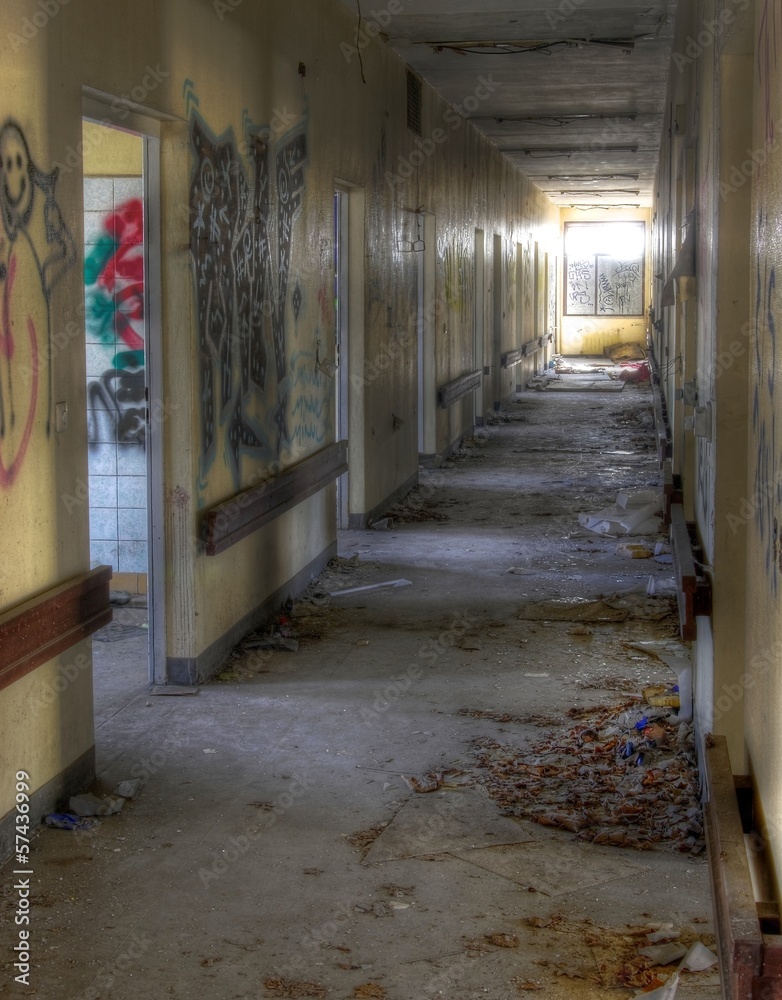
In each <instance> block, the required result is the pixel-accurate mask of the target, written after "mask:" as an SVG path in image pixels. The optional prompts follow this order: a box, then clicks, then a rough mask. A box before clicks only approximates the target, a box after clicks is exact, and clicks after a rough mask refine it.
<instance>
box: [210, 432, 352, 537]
mask: <svg viewBox="0 0 782 1000" xmlns="http://www.w3.org/2000/svg"><path fill="white" fill-rule="evenodd" d="M347 455H348V443H347V441H337V442H336V443H335V444H331V445H329V446H328V447H327V448H324V449H323V450H322V451H319V452H317V454H315V455H311V456H310V457H309V458H305V459H304V461H302V462H299V463H298V464H297V465H293V466H291V467H290V468H289V469H285V470H284V471H283V472H281V473H279V474H278V475H276V476H274V477H273V478H271V479H267V480H266V482H264V483H261V484H260V485H259V486H252V487H250V489H248V490H243V491H242V492H241V493H238V494H237V495H236V496H234V497H231V499H230V500H225V501H223V503H219V504H217V505H216V506H214V507H211V508H210V509H209V510H207V511H206V513H205V514H204V517H203V521H202V524H201V537H202V539H203V541H204V545H205V548H206V554H207V555H208V556H215V555H217V554H218V553H219V552H224V551H225V550H226V549H228V548H230V547H231V546H232V545H235V544H236V543H237V542H238V541H241V539H242V538H246V537H247V535H249V534H251V533H252V532H253V531H257V530H258V528H261V527H263V525H264V524H268V523H269V521H272V520H274V518H276V517H279V516H280V515H281V514H284V513H285V511H287V510H291V509H292V508H293V507H295V506H297V505H298V504H300V503H302V502H303V501H304V500H306V499H307V498H308V497H311V496H314V494H315V493H318V492H319V491H320V490H322V489H323V488H324V487H325V486H328V484H329V483H331V482H333V481H334V480H335V479H337V478H338V477H339V476H341V475H342V474H343V472H347V471H348V459H347Z"/></svg>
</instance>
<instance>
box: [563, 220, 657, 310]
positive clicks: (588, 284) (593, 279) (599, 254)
mask: <svg viewBox="0 0 782 1000" xmlns="http://www.w3.org/2000/svg"><path fill="white" fill-rule="evenodd" d="M645 238H646V234H645V231H644V223H643V222H566V223H565V296H564V301H565V313H566V314H567V315H569V316H641V315H643V311H644V247H645Z"/></svg>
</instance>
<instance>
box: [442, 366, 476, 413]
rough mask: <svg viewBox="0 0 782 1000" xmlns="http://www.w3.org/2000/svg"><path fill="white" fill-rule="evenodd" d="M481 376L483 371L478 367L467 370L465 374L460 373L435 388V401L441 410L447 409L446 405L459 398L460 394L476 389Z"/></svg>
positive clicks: (464, 394)
mask: <svg viewBox="0 0 782 1000" xmlns="http://www.w3.org/2000/svg"><path fill="white" fill-rule="evenodd" d="M482 378H483V372H482V371H481V370H480V369H476V370H475V371H474V372H468V373H467V374H466V375H460V376H459V378H455V379H453V380H452V381H451V382H446V383H445V385H441V386H440V388H439V389H438V390H437V401H438V403H439V404H440V407H441V408H442V409H443V410H447V409H448V407H449V406H450V405H451V404H452V403H455V402H456V400H457V399H461V398H462V396H466V395H467V393H468V392H472V390H473V389H477V388H478V386H479V385H480V384H481V379H482Z"/></svg>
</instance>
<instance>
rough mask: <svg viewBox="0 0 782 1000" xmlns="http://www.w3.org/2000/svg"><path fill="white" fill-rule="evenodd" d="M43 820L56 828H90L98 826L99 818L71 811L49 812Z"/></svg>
mask: <svg viewBox="0 0 782 1000" xmlns="http://www.w3.org/2000/svg"><path fill="white" fill-rule="evenodd" d="M44 822H45V823H46V825H47V826H53V827H55V829H57V830H91V829H92V828H93V827H94V826H100V820H97V819H94V818H92V817H91V816H76V815H74V814H73V813H49V815H48V816H47V817H46V818H45V820H44Z"/></svg>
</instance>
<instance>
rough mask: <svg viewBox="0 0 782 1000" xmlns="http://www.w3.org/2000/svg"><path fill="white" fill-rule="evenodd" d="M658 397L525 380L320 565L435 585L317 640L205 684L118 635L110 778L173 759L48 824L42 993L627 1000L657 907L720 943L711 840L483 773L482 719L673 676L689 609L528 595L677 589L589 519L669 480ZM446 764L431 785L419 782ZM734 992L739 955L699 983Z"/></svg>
mask: <svg viewBox="0 0 782 1000" xmlns="http://www.w3.org/2000/svg"><path fill="white" fill-rule="evenodd" d="M650 415H651V395H650V392H649V390H648V387H647V388H643V387H638V386H627V387H626V388H625V390H624V391H623V392H622V393H619V394H616V393H609V392H606V393H605V394H602V393H561V394H555V393H545V392H541V393H525V394H522V395H520V396H519V397H518V400H517V401H516V402H515V403H514V404H512V405H511V406H510V407H509V408H508V410H507V412H506V414H505V415H504V416H505V417H506V418H507V419H503V420H502V421H501V422H499V423H497V424H494V425H492V426H490V427H487V428H486V429H485V434H484V435H483V437H482V439H481V440H479V441H477V442H475V443H472V444H469V446H468V447H467V448H466V449H465V453H464V454H463V455H461V456H460V457H457V458H456V459H455V460H454V461H453V462H449V463H447V464H446V466H445V467H442V468H439V469H430V470H423V471H422V485H421V488H420V489H419V490H418V491H417V493H416V495H415V497H414V498H413V502H412V503H408V504H406V505H404V506H405V510H406V514H404V516H406V517H407V518H415V519H410V520H395V522H394V527H393V529H392V530H390V531H387V532H379V531H372V530H370V531H366V532H346V533H344V534H341V535H340V551H341V554H342V556H343V562H342V563H341V564H340V565H337V566H333V567H332V568H331V569H330V570H329V571H328V572H327V573H326V574H324V577H323V578H322V581H321V583H322V585H323V586H324V587H327V588H328V589H336V588H341V587H352V586H361V585H366V584H371V583H376V582H382V581H387V580H394V579H398V578H403V579H406V580H409V581H411V585H410V586H406V587H400V588H397V589H383V590H376V591H372V592H365V593H360V594H358V595H354V596H350V597H337V598H333V599H332V601H331V604H330V605H329V606H328V607H327V608H326V609H325V610H323V611H320V612H319V611H318V609H313V610H314V611H315V612H316V613H315V614H313V615H311V616H308V617H296V618H295V619H294V623H293V624H294V627H295V629H296V631H297V634H298V637H299V642H300V647H299V650H298V651H297V652H295V653H291V652H271V653H270V652H259V651H249V652H244V653H243V654H242V655H240V656H237V657H236V658H235V659H234V660H233V661H232V663H231V664H228V665H227V667H226V671H225V672H224V673H223V675H221V676H222V678H223V679H222V680H215V681H214V682H212V683H210V684H207V685H205V686H203V687H201V689H200V691H199V692H198V694H197V695H195V696H192V697H156V696H152V695H150V694H149V693H148V692H147V689H146V685H145V678H146V664H145V663H144V662H143V658H144V640H143V638H141V639H139V638H136V639H127V640H122V641H121V642H118V643H105V644H101V643H96V644H95V647H96V657H97V660H96V678H97V679H96V705H97V708H98V711H97V716H98V721H97V723H96V732H97V750H98V769H99V776H100V783H99V790H103V791H109V790H111V788H112V787H113V786H114V784H115V783H116V782H117V781H120V780H122V779H125V778H130V777H139V776H140V777H143V778H144V779H145V784H144V787H143V789H142V791H141V793H140V795H139V797H138V798H137V799H136V800H134V801H132V802H129V803H128V804H127V805H126V807H125V809H124V810H123V812H122V813H120V814H119V815H118V816H114V817H110V818H107V819H105V820H104V821H103V822H102V824H101V825H100V827H99V828H98V829H97V830H95V831H93V832H91V833H89V834H76V833H70V832H65V831H59V830H44V831H43V832H41V834H40V835H39V836H38V837H37V839H36V840H35V841H34V844H33V862H34V872H35V877H34V887H35V893H34V900H33V922H32V932H33V940H34V942H35V947H34V959H33V967H34V970H35V971H34V977H33V989H31V990H25V989H24V988H19V989H18V990H16V991H15V990H14V989H13V988H12V989H11V992H10V995H12V996H16V995H19V996H28V995H29V996H36V997H45V998H47V1000H48V998H52V1000H54V998H58V1000H59V998H65V1000H72V998H84V1000H88V998H89V1000H138V998H139V997H151V998H168V997H172V998H199V1000H200V998H207V1000H233V998H236V1000H239V998H244V1000H256V998H258V1000H260V998H266V997H297V996H300V997H310V996H312V997H333V998H339V1000H343V998H344V1000H347V998H354V997H356V998H360V997H369V998H372V997H377V998H383V997H387V998H389V1000H420V998H425V997H443V998H448V1000H477V998H482V1000H483V998H485V1000H507V998H510V997H518V996H523V995H526V993H527V992H532V991H539V995H541V996H542V997H544V998H547V1000H548V998H551V1000H560V998H561V1000H565V998H572V997H579V998H581V997H583V998H594V1000H602V998H605V1000H608V998H616V997H630V996H634V995H635V992H636V990H635V989H628V988H624V987H623V986H622V984H621V981H620V980H619V979H618V978H617V975H618V971H619V970H620V969H621V968H622V967H623V965H624V963H625V961H626V960H627V959H628V958H631V957H632V956H633V955H635V954H636V951H637V947H638V942H639V940H640V937H639V934H638V929H639V928H647V929H653V928H654V927H659V926H660V925H663V926H665V925H669V926H671V927H672V930H673V931H679V932H681V935H682V940H684V941H686V942H690V941H692V940H695V939H696V938H697V939H699V940H701V941H704V942H705V943H707V944H713V936H712V928H711V924H710V917H711V910H710V902H709V887H708V873H707V868H706V862H705V859H704V857H703V856H695V857H693V856H691V855H689V854H686V853H678V852H676V851H672V850H668V849H662V848H661V849H656V850H652V851H643V852H642V851H635V850H632V849H619V848H613V847H602V846H595V845H593V844H591V843H585V842H583V841H581V840H578V839H577V838H576V837H575V836H574V835H573V834H571V833H568V832H566V831H563V830H558V829H552V828H549V827H544V826H540V825H538V824H534V823H531V822H528V821H526V820H518V819H514V818H509V817H507V816H504V815H503V814H502V813H501V812H500V810H499V808H498V806H497V805H496V804H495V802H494V801H493V799H492V798H491V797H490V796H489V795H487V794H486V793H485V785H484V782H483V781H482V779H481V773H480V772H479V771H478V770H476V757H475V741H476V740H483V741H484V743H485V742H486V741H487V740H488V741H493V742H499V743H501V744H503V745H508V746H513V747H516V748H524V747H529V746H530V745H531V744H533V743H535V742H536V741H539V740H540V739H541V737H542V736H545V735H546V734H547V733H548V734H551V733H553V732H556V731H557V727H559V728H562V727H563V726H566V725H570V724H572V723H571V722H570V720H567V719H566V718H565V712H566V711H567V710H568V709H571V708H572V707H574V706H582V707H584V706H590V705H594V706H597V705H614V704H617V703H619V702H621V701H623V700H624V699H626V698H627V692H628V691H631V692H632V691H637V693H638V694H640V691H641V688H642V687H643V685H644V684H645V683H646V682H647V681H652V680H670V679H671V676H670V672H669V671H668V668H667V667H665V666H664V665H662V664H661V663H659V662H657V661H652V660H651V659H650V658H648V657H644V656H643V655H635V654H633V653H632V652H631V651H629V650H628V649H627V647H626V645H623V643H626V642H627V641H637V640H639V639H650V638H652V639H653V638H660V637H668V636H672V635H674V634H675V632H676V620H675V618H673V617H669V618H666V619H664V620H661V621H651V620H645V619H640V620H639V619H633V620H628V621H619V622H612V623H599V624H595V625H593V626H590V628H591V631H589V630H586V629H581V630H579V629H578V628H576V629H575V630H574V629H573V627H572V623H568V622H564V621H554V622H552V621H545V620H538V621H530V620H527V619H524V618H521V617H519V611H520V609H522V608H523V607H524V606H525V605H526V604H527V603H528V602H529V601H532V600H536V601H537V600H541V599H548V598H560V599H561V598H573V597H597V596H598V595H600V594H606V593H613V592H615V591H617V590H625V589H632V588H634V587H636V588H638V587H640V588H641V590H642V591H644V590H645V587H646V584H647V582H648V578H649V576H650V575H651V576H654V577H655V579H656V581H657V586H658V591H661V592H663V593H665V591H666V587H667V586H669V585H670V580H669V574H670V567H669V566H666V565H663V564H659V563H656V562H654V561H653V560H628V559H627V558H623V557H621V556H619V555H617V554H616V551H615V550H616V544H617V543H616V540H614V539H604V538H599V537H597V536H594V535H590V534H589V533H588V532H586V531H585V530H584V529H582V528H581V527H580V526H579V523H578V519H577V514H578V512H579V511H585V510H596V509H598V508H600V507H602V506H605V505H606V504H607V503H610V502H611V501H613V499H614V497H615V494H616V492H617V491H618V490H619V489H622V488H633V489H635V488H643V487H649V486H659V475H658V471H657V466H656V458H655V454H654V451H653V443H652V432H651V421H650ZM421 518H438V519H434V520H424V519H421ZM444 518H447V519H444ZM354 555H358V556H359V559H360V564H359V565H358V566H357V567H356V566H351V565H349V564H347V560H348V559H349V558H350V557H352V556H354ZM511 567H513V568H514V572H513V573H508V572H507V571H508V570H509V569H510V568H511ZM118 617H122V619H123V620H127V621H131V620H135V618H140V619H141V621H143V620H144V613H143V612H139V611H135V610H130V609H128V610H124V611H123V613H122V615H120V616H118ZM137 624H138V622H137ZM574 631H575V632H576V633H579V631H580V632H581V634H572V633H573V632H574ZM471 646H472V647H475V648H468V647H471ZM109 660H113V662H114V667H113V668H109V667H108V666H107V664H108V663H109ZM131 663H132V664H134V665H133V666H131V665H130V664H131ZM123 664H124V666H123ZM533 716H543V717H545V718H543V720H542V722H541V719H539V718H538V719H533V718H532V717H533ZM547 720H548V721H547ZM438 770H439V771H445V772H446V776H445V777H446V785H445V787H443V788H440V789H439V790H438V791H435V792H432V793H430V794H418V793H417V792H415V791H413V790H411V788H410V786H409V784H408V782H407V781H406V780H405V777H407V778H409V777H410V776H411V775H419V774H424V773H427V772H432V771H438ZM10 870H11V866H8V865H7V866H6V867H5V869H4V871H3V879H2V885H3V890H2V892H3V896H2V898H0V904H1V905H2V911H3V912H4V913H5V914H6V915H7V914H8V913H9V912H10V908H11V906H12V902H13V899H12V895H11V886H12V881H13V880H12V877H11V875H10ZM634 932H635V933H634ZM2 960H3V978H4V981H5V982H10V981H11V980H12V973H11V961H12V959H11V958H10V957H9V952H8V951H6V952H5V953H4V954H3V956H2ZM670 971H671V968H669V969H668V972H670ZM12 987H13V984H12ZM720 996H721V992H720V988H719V984H718V976H717V975H716V974H715V972H714V971H713V970H712V971H711V972H705V973H699V974H697V975H696V974H684V975H683V978H682V982H681V985H680V988H679V992H678V993H677V997H678V998H679V1000H695V998H697V1000H707V998H708V1000H713V998H717V997H720Z"/></svg>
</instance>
